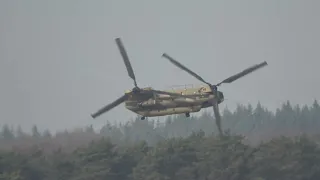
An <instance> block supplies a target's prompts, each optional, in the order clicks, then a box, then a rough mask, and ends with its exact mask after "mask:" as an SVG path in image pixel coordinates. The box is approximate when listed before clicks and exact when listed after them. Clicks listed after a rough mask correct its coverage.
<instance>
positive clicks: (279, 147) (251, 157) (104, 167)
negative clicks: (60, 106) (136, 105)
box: [0, 101, 320, 180]
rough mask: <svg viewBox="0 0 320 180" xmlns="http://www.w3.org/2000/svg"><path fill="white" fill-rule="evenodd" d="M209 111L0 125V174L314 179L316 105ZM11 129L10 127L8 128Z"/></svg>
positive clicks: (319, 153) (317, 168)
mask: <svg viewBox="0 0 320 180" xmlns="http://www.w3.org/2000/svg"><path fill="white" fill-rule="evenodd" d="M223 114H224V116H223V122H224V123H223V125H224V126H223V127H224V129H226V135H225V136H224V137H217V136H215V133H216V132H217V129H216V127H215V125H214V121H213V119H212V118H213V117H212V115H211V114H209V113H206V112H204V113H203V114H202V115H201V116H200V117H190V118H185V117H184V115H179V116H170V117H168V118H167V120H166V122H165V124H162V123H161V122H160V121H159V120H155V121H154V120H149V121H147V120H145V121H141V120H139V118H136V119H135V120H134V121H133V122H132V123H131V124H129V123H128V124H125V125H119V126H115V125H111V124H110V123H107V125H106V126H104V127H103V128H102V129H101V130H100V133H96V132H95V131H94V129H93V127H92V126H88V127H86V128H84V129H78V130H75V131H73V132H68V131H65V132H62V133H58V134H56V135H52V134H51V133H50V132H49V131H48V130H46V131H45V132H44V133H40V132H39V130H38V129H37V127H36V126H34V127H33V128H32V134H31V135H28V134H26V133H23V131H22V129H21V128H20V127H18V128H17V130H15V131H14V130H12V128H9V126H7V125H5V126H3V128H2V129H3V130H2V137H1V149H2V151H1V152H0V180H2V179H3V180H40V179H41V180H91V179H95V180H105V179H108V180H318V179H320V148H319V139H320V138H319V137H320V136H319V134H320V133H318V132H319V131H318V129H320V128H319V127H320V107H319V105H318V102H317V101H315V102H314V103H313V105H312V106H311V107H307V106H303V107H299V106H292V105H291V104H290V102H286V103H284V104H283V106H282V107H281V109H278V110H277V112H276V113H272V112H270V111H268V110H266V109H265V108H264V107H263V106H261V104H260V103H259V104H258V105H257V106H256V107H255V108H253V107H252V106H251V105H248V106H243V105H239V106H238V108H237V109H236V111H235V112H231V111H229V110H228V109H225V110H224V113H223ZM14 132H16V133H14Z"/></svg>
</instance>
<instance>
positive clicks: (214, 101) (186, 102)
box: [91, 38, 268, 134]
mask: <svg viewBox="0 0 320 180" xmlns="http://www.w3.org/2000/svg"><path fill="white" fill-rule="evenodd" d="M115 41H116V44H117V46H118V48H119V50H120V54H121V56H122V58H123V61H124V64H125V66H126V68H127V71H128V75H129V77H130V78H131V79H133V83H134V87H133V89H131V90H127V91H126V92H125V94H124V95H123V96H121V97H119V98H118V99H116V100H115V101H114V102H112V103H110V104H108V105H106V106H104V107H103V108H101V109H100V110H98V111H97V112H95V113H93V114H91V116H92V118H96V117H98V116H100V115H101V114H103V113H106V112H107V111H109V110H111V109H112V108H114V107H116V106H118V105H119V104H121V103H123V102H124V103H125V107H126V108H127V109H128V110H130V111H132V112H134V113H136V114H138V115H141V116H142V117H141V120H144V119H145V117H154V116H166V115H173V114H185V115H186V117H189V116H190V113H194V112H199V111H200V110H201V109H202V108H208V107H213V112H214V115H215V119H216V125H217V127H218V130H219V132H220V134H222V129H221V116H220V112H219V106H218V105H219V104H220V103H222V102H223V101H224V95H223V93H222V92H221V91H218V88H217V87H218V86H220V85H221V84H224V83H232V82H233V81H235V80H237V79H239V78H241V77H243V76H245V75H247V74H249V73H251V72H253V71H255V70H257V69H259V68H262V67H264V66H266V65H268V64H267V62H266V61H264V62H262V63H260V64H256V65H254V66H251V67H249V68H247V69H245V70H243V71H242V72H240V73H238V74H235V75H233V76H231V77H229V78H227V79H225V80H223V81H221V82H220V83H218V84H216V85H214V84H211V83H209V82H207V81H205V80H204V79H203V78H202V77H200V76H199V75H198V74H196V73H194V72H193V71H191V70H190V69H188V68H187V67H185V66H184V65H182V64H181V63H179V62H178V61H176V60H174V59H173V58H172V57H170V56H169V55H168V54H166V53H164V54H163V55H162V57H164V58H166V59H168V60H169V61H170V62H171V63H173V64H174V65H176V66H177V67H179V68H180V69H182V70H184V71H186V72H188V73H189V74H190V75H192V76H194V77H195V78H197V79H198V80H200V81H201V82H203V83H205V85H203V86H201V87H196V88H194V87H190V88H189V87H188V88H180V89H179V88H178V89H172V90H164V91H161V90H155V89H153V88H151V87H145V88H140V87H138V85H137V82H136V78H135V75H134V72H133V68H132V66H131V63H130V61H129V58H128V55H127V53H126V50H125V48H124V45H123V43H122V41H121V39H120V38H116V39H115Z"/></svg>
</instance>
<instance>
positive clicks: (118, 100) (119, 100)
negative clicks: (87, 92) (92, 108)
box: [91, 94, 127, 118]
mask: <svg viewBox="0 0 320 180" xmlns="http://www.w3.org/2000/svg"><path fill="white" fill-rule="evenodd" d="M126 99H127V95H126V94H125V95H123V96H121V97H120V98H118V99H117V100H115V101H113V102H112V103H110V104H108V105H106V106H104V107H103V108H101V109H99V110H98V111H97V112H96V113H94V114H91V117H92V118H96V117H98V116H100V115H101V114H103V113H105V112H107V111H109V110H111V109H112V108H114V107H116V106H118V105H119V104H121V103H123V102H124V101H125V100H126Z"/></svg>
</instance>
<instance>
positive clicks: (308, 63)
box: [0, 0, 320, 130]
mask: <svg viewBox="0 0 320 180" xmlns="http://www.w3.org/2000/svg"><path fill="white" fill-rule="evenodd" d="M319 5H320V1H317V0H304V1H301V0H281V1H280V0H260V1H256V0H251V1H249V0H242V1H222V0H220V1H214V0H208V1H204V0H198V1H193V0H179V1H178V0H176V1H169V0H162V1H152V0H148V1H147V0H145V1H143V0H135V1H121V0H95V1H85V0H73V1H71V0H70V1H62V0H55V1H48V0H28V1H12V0H1V1H0V25H1V28H0V82H1V90H0V123H1V124H0V125H2V124H4V123H9V124H13V125H17V124H21V125H22V126H23V127H26V128H29V127H31V126H32V125H33V124H37V125H38V126H39V127H40V128H42V129H43V128H51V129H52V130H57V129H64V128H73V127H77V126H83V125H87V124H93V125H95V126H99V125H101V124H103V123H105V122H106V120H109V121H125V120H128V119H129V118H130V117H135V114H133V113H132V112H130V111H127V110H126V109H125V108H124V106H123V105H121V106H119V107H117V108H115V109H113V110H112V111H110V112H109V113H107V114H104V115H102V116H100V117H99V118H97V119H95V120H93V119H91V117H90V113H92V112H94V111H96V110H97V109H99V108H100V107H102V106H104V105H105V104H107V103H109V102H111V101H113V100H114V99H116V98H117V97H119V96H121V95H122V94H123V93H124V91H125V90H126V89H131V88H132V87H133V82H132V80H131V79H130V78H129V77H128V76H127V72H126V70H125V66H124V64H123V61H122V59H121V56H120V53H119V51H118V49H117V47H116V44H115V42H114V39H115V38H116V37H121V38H122V40H123V42H124V45H125V47H126V49H127V51H128V54H129V58H130V60H131V64H132V65H133V68H134V70H135V74H136V78H137V81H138V85H139V86H141V87H144V86H152V87H154V88H157V89H165V88H166V87H168V86H170V85H175V84H190V83H192V84H198V85H200V84H201V83H200V82H199V81H197V80H196V79H195V78H193V77H192V76H190V75H188V74H187V73H185V72H183V71H181V70H180V69H178V68H176V67H175V66H173V65H172V64H170V62H169V61H167V60H166V59H163V58H161V55H162V53H164V52H166V53H168V54H169V55H171V56H172V57H174V58H176V59H177V60H178V61H180V62H182V63H184V64H185V65H186V66H188V67H190V68H191V69H193V70H194V71H195V72H197V73H199V74H200V75H201V76H202V77H203V78H204V79H206V80H207V81H210V82H212V83H217V82H219V81H221V80H223V79H224V78H227V77H228V76H230V75H233V74H234V73H237V72H239V71H241V70H243V69H244V68H247V67H248V66H251V65H253V64H256V63H260V62H262V61H267V62H268V64H269V66H267V67H265V68H263V69H260V70H258V71H257V72H255V73H253V74H251V75H248V76H246V77H245V78H242V79H240V80H238V81H236V82H234V83H232V84H227V85H223V86H222V87H221V88H220V90H222V91H223V92H224V94H225V98H226V99H227V100H226V101H225V102H224V103H223V104H221V109H222V108H223V107H225V106H228V107H229V108H230V109H232V108H234V107H235V104H237V103H245V104H246V103H252V104H253V105H255V104H256V103H257V102H258V101H260V102H261V103H262V104H263V105H265V106H266V107H268V108H269V109H271V110H274V109H275V108H277V107H280V106H281V103H282V102H284V101H286V100H290V101H291V102H292V103H293V104H296V103H299V104H311V103H312V101H313V100H314V99H319V96H320V95H319V92H320V85H319V83H320V79H319V78H317V77H319V75H320V72H319V65H320V61H319V57H320V55H319V52H320V35H319V32H320V25H319V23H320V21H319V17H320V11H319Z"/></svg>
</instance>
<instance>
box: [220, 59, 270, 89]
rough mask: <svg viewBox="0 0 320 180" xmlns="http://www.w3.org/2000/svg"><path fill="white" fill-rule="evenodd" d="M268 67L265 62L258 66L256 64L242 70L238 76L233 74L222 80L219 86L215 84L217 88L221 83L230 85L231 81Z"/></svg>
mask: <svg viewBox="0 0 320 180" xmlns="http://www.w3.org/2000/svg"><path fill="white" fill-rule="evenodd" d="M266 65H268V63H267V62H266V61H264V62H262V63H260V64H256V65H254V66H251V67H249V68H247V69H245V70H243V71H242V72H240V73H238V74H235V75H233V76H231V77H229V78H227V79H225V80H223V81H222V82H220V83H219V84H217V86H219V85H221V84H222V83H232V82H233V81H235V80H237V79H239V78H241V77H243V76H245V75H247V74H250V73H252V72H253V71H255V70H257V69H260V68H262V67H264V66H266Z"/></svg>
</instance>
